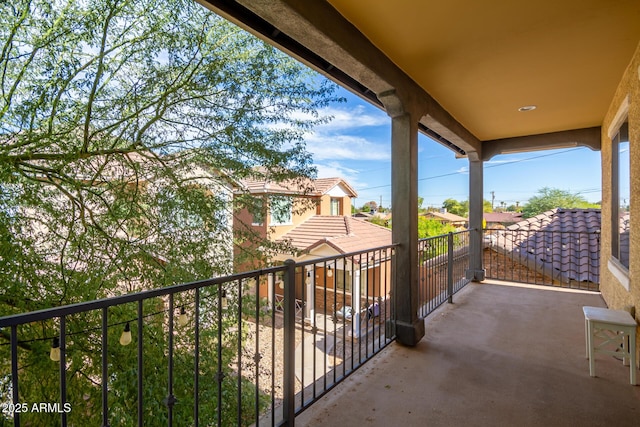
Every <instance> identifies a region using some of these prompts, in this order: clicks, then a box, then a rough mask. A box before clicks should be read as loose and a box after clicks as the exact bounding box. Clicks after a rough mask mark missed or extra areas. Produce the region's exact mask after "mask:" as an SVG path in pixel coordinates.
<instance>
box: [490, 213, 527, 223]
mask: <svg viewBox="0 0 640 427" xmlns="http://www.w3.org/2000/svg"><path fill="white" fill-rule="evenodd" d="M482 218H483V219H484V220H485V221H487V222H500V223H503V222H518V221H521V220H522V214H521V213H520V212H485V213H483V214H482Z"/></svg>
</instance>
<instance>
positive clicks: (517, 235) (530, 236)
mask: <svg viewBox="0 0 640 427" xmlns="http://www.w3.org/2000/svg"><path fill="white" fill-rule="evenodd" d="M600 227H601V219H600V209H552V210H550V211H547V212H544V213H542V214H540V215H537V216H535V217H532V218H528V219H525V220H523V221H520V222H518V223H517V224H513V225H510V226H509V227H507V228H506V230H505V231H504V232H498V235H499V237H498V240H497V242H498V244H499V245H500V246H502V248H503V249H505V250H506V251H507V252H509V253H510V254H511V255H512V258H513V259H514V260H516V261H519V262H527V263H528V264H529V265H531V263H533V264H534V265H536V266H537V267H538V268H542V269H544V270H545V274H550V275H551V276H552V277H553V278H554V279H557V280H562V281H563V282H565V283H566V282H568V281H571V280H575V281H578V282H584V281H590V282H593V283H599V280H600V257H599V255H600Z"/></svg>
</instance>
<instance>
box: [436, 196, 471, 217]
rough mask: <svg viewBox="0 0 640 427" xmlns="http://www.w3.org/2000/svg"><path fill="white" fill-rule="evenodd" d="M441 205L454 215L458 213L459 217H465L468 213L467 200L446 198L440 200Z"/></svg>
mask: <svg viewBox="0 0 640 427" xmlns="http://www.w3.org/2000/svg"><path fill="white" fill-rule="evenodd" d="M442 207H443V208H444V209H446V210H447V212H450V213H452V214H455V215H459V216H461V217H465V218H466V217H467V216H468V215H469V201H468V200H465V201H462V202H460V201H458V200H455V199H446V200H445V201H444V202H442Z"/></svg>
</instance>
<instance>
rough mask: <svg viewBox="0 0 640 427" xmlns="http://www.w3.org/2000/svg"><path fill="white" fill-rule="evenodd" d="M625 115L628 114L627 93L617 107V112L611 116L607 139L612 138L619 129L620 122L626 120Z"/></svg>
mask: <svg viewBox="0 0 640 427" xmlns="http://www.w3.org/2000/svg"><path fill="white" fill-rule="evenodd" d="M627 116H629V95H628V94H627V96H625V97H624V99H623V100H622V102H621V103H620V107H619V108H618V112H617V113H616V115H615V116H614V117H613V120H612V121H611V124H610V125H609V130H608V132H607V134H608V135H609V139H612V138H613V137H614V136H615V135H616V134H617V133H618V131H619V130H620V127H621V126H622V124H623V123H624V122H625V120H627Z"/></svg>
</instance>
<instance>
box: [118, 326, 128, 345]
mask: <svg viewBox="0 0 640 427" xmlns="http://www.w3.org/2000/svg"><path fill="white" fill-rule="evenodd" d="M129 344H131V326H130V325H129V322H127V324H126V325H124V330H123V331H122V335H120V345H123V346H124V345H129Z"/></svg>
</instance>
